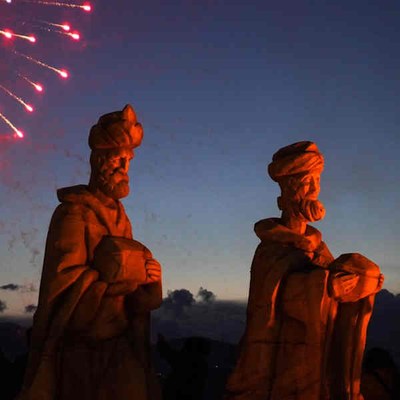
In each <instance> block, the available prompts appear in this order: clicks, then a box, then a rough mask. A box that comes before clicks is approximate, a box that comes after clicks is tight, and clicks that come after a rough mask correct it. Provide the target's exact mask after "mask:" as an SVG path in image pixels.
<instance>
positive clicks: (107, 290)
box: [19, 105, 162, 400]
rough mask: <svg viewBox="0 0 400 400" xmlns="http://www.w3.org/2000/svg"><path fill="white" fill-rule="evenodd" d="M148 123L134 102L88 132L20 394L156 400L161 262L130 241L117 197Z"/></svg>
mask: <svg viewBox="0 0 400 400" xmlns="http://www.w3.org/2000/svg"><path fill="white" fill-rule="evenodd" d="M142 137H143V129H142V126H141V125H140V123H138V122H137V119H136V115H135V112H134V110H133V108H132V107H131V106H130V105H127V106H126V107H125V108H124V109H123V110H122V111H117V112H113V113H110V114H106V115H103V116H102V117H101V118H100V119H99V121H98V123H97V124H96V125H94V126H93V127H92V129H91V131H90V135H89V146H90V148H91V149H92V153H91V156H90V164H91V177H90V182H89V185H78V186H73V187H68V188H63V189H60V190H58V192H57V195H58V199H59V200H60V203H61V204H60V205H59V206H58V207H57V209H56V210H55V212H54V214H53V217H52V220H51V223H50V228H49V232H48V237H47V243H46V252H45V258H44V264H43V271H42V278H41V284H40V294H39V304H38V309H37V311H36V313H35V316H34V325H33V332H32V343H31V348H30V356H29V361H28V368H27V372H26V376H25V382H24V386H23V390H22V392H21V394H20V396H19V399H21V400H80V399H82V400H84V399H85V400H110V399H115V400H128V399H129V400H130V399H133V398H134V399H135V400H158V399H160V391H159V387H158V383H157V379H156V377H155V375H154V373H153V371H152V367H151V362H150V343H149V340H150V339H149V322H150V311H151V310H153V309H155V308H158V307H159V306H160V304H161V301H162V292H161V267H160V264H159V263H158V262H157V261H156V260H155V259H154V258H153V256H152V254H151V252H150V251H149V250H148V249H147V248H146V247H145V246H143V245H142V244H141V243H139V242H137V241H136V240H133V238H132V229H131V225H130V222H129V219H128V217H127V215H126V213H125V210H124V208H123V206H122V203H121V202H120V199H121V198H123V197H126V196H127V195H128V194H129V178H128V170H129V165H130V161H131V160H132V158H133V156H134V152H133V149H134V148H135V147H137V146H139V145H140V143H141V141H142Z"/></svg>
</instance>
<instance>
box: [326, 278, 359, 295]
mask: <svg viewBox="0 0 400 400" xmlns="http://www.w3.org/2000/svg"><path fill="white" fill-rule="evenodd" d="M359 279H360V277H359V276H358V275H357V274H349V273H344V272H339V273H336V274H333V275H331V277H330V279H329V282H328V290H329V292H330V295H331V297H333V298H334V299H336V300H341V299H343V298H344V297H345V296H346V295H348V294H349V293H350V292H351V291H352V290H353V289H354V288H355V287H356V286H357V283H358V281H359Z"/></svg>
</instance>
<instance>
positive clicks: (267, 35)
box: [0, 0, 400, 314]
mask: <svg viewBox="0 0 400 400" xmlns="http://www.w3.org/2000/svg"><path fill="white" fill-rule="evenodd" d="M14 3H15V4H14V5H13V4H6V2H5V1H0V30H1V29H2V28H4V27H9V28H12V29H13V30H15V31H16V32H17V31H19V32H26V33H31V32H35V34H36V36H37V39H38V41H37V43H36V44H35V45H31V44H26V43H23V42H20V41H17V40H13V41H12V43H10V42H9V41H7V40H6V39H5V38H1V37H0V84H1V85H3V86H6V87H8V88H12V89H13V90H14V91H15V92H16V93H18V95H20V96H21V97H23V98H24V99H28V100H29V101H30V102H31V103H32V104H33V105H35V108H36V112H34V113H33V114H29V115H28V114H27V113H25V112H24V110H23V108H21V106H20V105H19V104H18V103H16V102H15V101H14V100H13V99H11V98H10V97H9V96H7V95H6V94H5V93H4V92H2V91H0V112H1V113H2V114H4V115H6V116H7V117H8V118H9V119H10V120H11V121H13V123H15V124H16V125H17V126H18V127H19V128H20V129H21V130H23V131H24V133H25V138H24V139H23V140H15V139H9V138H8V137H9V136H10V135H11V134H12V131H11V130H10V128H9V127H8V126H7V125H6V124H5V123H4V122H3V121H1V120H0V210H1V212H0V255H1V256H0V286H1V285H5V284H9V283H14V284H17V285H22V286H24V290H19V291H14V292H12V291H8V290H0V300H3V301H5V302H6V303H7V307H8V308H7V309H6V310H5V314H6V313H8V314H21V313H23V310H24V307H25V306H26V305H28V304H32V303H33V304H35V303H36V299H37V295H38V293H37V291H35V290H32V289H34V288H36V289H37V288H38V286H39V280H40V272H41V267H42V258H43V251H44V243H45V237H46V234H47V228H48V224H49V221H50V218H51V214H52V212H53V210H54V208H55V207H56V206H57V204H58V201H57V198H56V193H55V190H56V188H60V187H64V186H70V185H75V184H81V183H87V181H88V177H89V164H88V159H89V148H88V146H87V137H88V132H89V129H90V127H91V126H92V125H93V124H94V123H96V122H97V119H98V117H99V116H100V115H101V114H104V113H107V112H111V111H115V110H120V109H122V108H123V106H124V105H125V104H127V103H130V104H132V106H133V107H134V108H135V110H136V112H137V115H138V119H139V121H140V122H141V123H142V124H143V127H144V140H143V144H142V146H141V147H139V148H137V149H136V152H135V154H136V156H135V159H134V161H133V163H132V164H131V170H130V176H131V182H132V185H131V195H130V197H128V198H126V199H124V200H123V203H124V205H125V208H126V211H127V213H128V215H129V217H130V218H131V221H132V225H133V230H134V236H135V238H136V239H137V240H139V241H142V242H143V243H144V244H146V245H147V246H148V247H149V248H150V249H151V250H152V251H153V254H154V256H155V257H156V258H157V259H158V260H159V261H160V262H161V264H162V266H163V285H164V295H166V293H167V290H173V289H180V288H186V289H189V290H190V291H192V292H193V293H196V292H197V290H198V288H199V287H200V286H203V287H205V288H207V289H208V290H211V291H213V292H214V293H215V294H216V295H217V297H218V298H219V299H242V300H246V299H247V294H248V284H249V270H250V264H251V260H252V256H253V254H254V250H255V248H256V246H257V244H258V242H259V241H258V239H257V237H256V236H255V234H254V232H253V225H254V223H255V222H257V221H258V220H260V219H263V218H267V217H273V216H279V210H278V208H277V206H276V197H277V196H278V195H279V190H278V189H279V188H278V185H277V184H276V183H275V182H273V181H272V180H271V179H270V178H269V177H268V176H267V174H266V166H267V164H268V163H269V162H270V161H271V158H272V155H273V153H274V152H275V151H277V150H278V149H279V148H280V147H283V146H286V145H288V144H290V143H293V142H296V141H300V140H311V141H314V142H316V143H317V145H318V147H319V148H320V150H321V151H322V153H323V154H324V156H325V170H324V172H323V175H322V179H321V195H320V199H321V201H322V202H323V203H324V204H325V207H326V211H327V213H326V217H325V219H324V220H323V221H321V222H319V223H317V224H315V226H316V227H317V228H318V229H320V230H321V232H322V234H323V238H324V240H325V242H326V243H327V245H328V246H329V248H330V250H331V252H332V253H333V254H334V256H339V255H340V254H342V253H349V252H358V253H362V254H364V255H365V256H367V257H368V258H370V259H372V260H373V261H374V262H376V263H377V264H379V265H380V266H381V269H382V272H383V273H384V274H385V278H386V279H385V284H384V287H385V288H386V289H388V290H390V291H391V292H393V293H398V292H400V271H399V268H400V262H399V259H400V246H399V238H400V212H399V204H400V184H399V182H400V180H399V174H400V159H399V151H400V132H399V125H400V112H399V104H400V79H399V77H400V75H399V74H400V72H399V71H400V48H399V46H400V3H399V2H398V1H395V0H391V1H387V0H375V1H365V0H330V1H326V0H314V1H311V0H310V1H306V0H290V1H288V0H280V1H270V0H252V1H245V0H241V1H234V0H232V1H229V2H228V1H221V0H199V1H189V0H181V1H177V0H169V1H160V0H146V1H129V0H112V1H105V0H97V1H95V2H92V4H93V8H94V9H93V12H92V13H90V14H88V13H85V12H83V11H82V10H79V9H66V8H61V7H46V6H42V5H38V4H33V3H34V2H31V3H24V2H19V4H18V1H14ZM38 20H41V21H52V22H59V21H68V22H70V23H71V24H73V25H74V26H76V28H77V29H78V30H79V31H80V32H81V34H82V40H81V41H80V42H73V41H71V40H70V39H69V38H64V37H62V36H61V35H59V34H55V33H50V32H45V31H42V30H39V29H38V28H37V23H35V21H38ZM13 48H15V49H17V51H19V52H22V53H26V54H30V55H31V56H32V57H35V58H37V59H41V60H44V61H46V63H48V64H51V65H54V66H57V67H63V68H64V67H65V68H66V69H68V70H69V71H70V75H71V76H70V78H69V79H67V80H62V79H60V78H59V77H58V76H57V75H56V74H54V73H53V72H52V71H49V70H44V69H42V68H40V67H39V66H37V65H34V64H32V63H30V62H28V61H27V60H25V59H23V58H21V57H20V56H17V55H15V54H14V53H13V52H12V49H13ZM16 71H19V72H20V73H22V74H25V75H27V76H32V77H35V79H37V80H40V81H42V82H43V84H44V85H46V89H45V93H43V94H42V95H38V94H35V93H33V92H32V91H31V89H30V88H29V87H28V86H27V85H26V84H25V82H24V81H21V80H17V79H16V77H15V75H14V73H15V72H16Z"/></svg>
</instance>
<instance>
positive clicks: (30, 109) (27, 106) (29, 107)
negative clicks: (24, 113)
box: [25, 104, 33, 112]
mask: <svg viewBox="0 0 400 400" xmlns="http://www.w3.org/2000/svg"><path fill="white" fill-rule="evenodd" d="M25 108H26V109H27V110H28V111H29V112H33V107H32V106H31V105H29V104H26V105H25Z"/></svg>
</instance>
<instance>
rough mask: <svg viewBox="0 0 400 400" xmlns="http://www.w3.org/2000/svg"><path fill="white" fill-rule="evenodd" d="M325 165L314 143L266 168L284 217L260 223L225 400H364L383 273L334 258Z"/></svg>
mask: <svg viewBox="0 0 400 400" xmlns="http://www.w3.org/2000/svg"><path fill="white" fill-rule="evenodd" d="M323 164H324V159H323V156H322V154H321V153H320V151H319V150H318V148H317V146H316V145H315V144H314V143H312V142H298V143H294V144H292V145H289V146H287V147H284V148H282V149H280V150H279V151H278V152H277V153H275V154H274V156H273V160H272V163H271V164H269V166H268V173H269V175H270V176H271V178H272V179H273V180H274V181H276V182H278V184H279V186H280V188H281V196H280V197H279V198H278V206H279V208H280V210H282V216H281V218H270V219H264V220H261V221H259V222H257V223H256V224H255V232H256V235H257V236H258V237H259V238H260V240H261V243H260V244H259V246H258V247H257V250H256V252H255V255H254V259H253V263H252V267H251V280H250V291H249V299H248V306H247V325H246V330H245V333H244V335H243V337H242V339H241V342H240V346H239V347H240V353H239V358H238V362H237V365H236V368H235V369H234V371H233V373H232V374H231V376H230V378H229V379H228V383H227V392H226V396H225V398H226V400H284V399H288V400H289V399H290V400H360V399H362V395H361V394H360V374H361V361H362V355H363V352H364V346H365V339H366V333H367V326H368V322H369V319H370V316H371V313H372V308H373V303H374V298H375V293H377V292H378V291H379V290H380V289H381V287H382V284H383V275H382V274H381V273H380V271H379V267H378V266H377V265H375V264H374V263H373V262H372V261H370V260H368V259H367V258H365V257H364V256H362V255H360V254H344V255H342V256H340V257H339V258H337V259H336V260H334V258H333V256H332V255H331V253H330V251H329V249H328V247H327V246H326V244H325V243H324V242H323V241H322V237H321V233H320V232H319V231H318V230H317V229H315V228H313V227H311V226H309V225H308V223H309V222H314V221H317V220H319V219H321V218H323V217H324V215H325V209H324V206H323V205H322V203H321V202H319V201H318V194H319V190H320V174H321V172H322V170H323Z"/></svg>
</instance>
